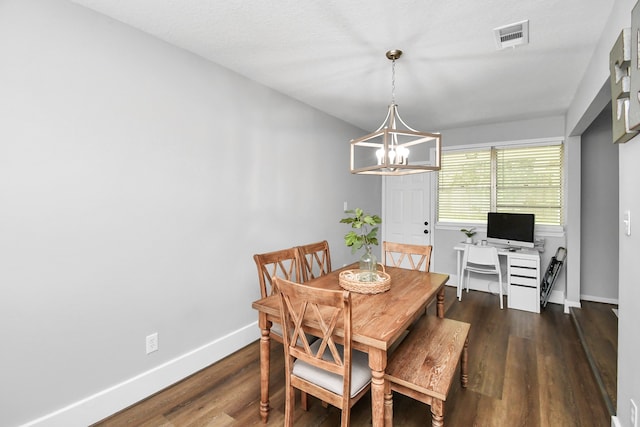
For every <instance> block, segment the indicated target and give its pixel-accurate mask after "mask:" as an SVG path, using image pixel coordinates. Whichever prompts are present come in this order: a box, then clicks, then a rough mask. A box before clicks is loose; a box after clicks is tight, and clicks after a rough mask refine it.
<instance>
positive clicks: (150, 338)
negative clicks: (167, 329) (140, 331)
mask: <svg viewBox="0 0 640 427" xmlns="http://www.w3.org/2000/svg"><path fill="white" fill-rule="evenodd" d="M146 342H147V354H149V353H153V352H154V351H158V333H157V332H154V333H153V334H151V335H147V341H146Z"/></svg>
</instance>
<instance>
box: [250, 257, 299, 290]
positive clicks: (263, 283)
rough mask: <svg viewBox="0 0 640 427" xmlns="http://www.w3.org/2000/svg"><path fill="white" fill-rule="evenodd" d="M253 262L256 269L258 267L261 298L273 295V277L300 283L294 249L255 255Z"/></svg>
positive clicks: (297, 260)
mask: <svg viewBox="0 0 640 427" xmlns="http://www.w3.org/2000/svg"><path fill="white" fill-rule="evenodd" d="M253 260H254V261H255V262H256V267H258V279H259V281H260V294H261V296H262V298H266V297H268V296H270V295H273V294H275V289H274V287H273V278H274V277H282V278H284V279H287V280H291V281H293V282H302V273H301V270H300V260H299V255H298V250H297V249H296V248H289V249H282V250H279V251H274V252H267V253H264V254H256V255H254V256H253Z"/></svg>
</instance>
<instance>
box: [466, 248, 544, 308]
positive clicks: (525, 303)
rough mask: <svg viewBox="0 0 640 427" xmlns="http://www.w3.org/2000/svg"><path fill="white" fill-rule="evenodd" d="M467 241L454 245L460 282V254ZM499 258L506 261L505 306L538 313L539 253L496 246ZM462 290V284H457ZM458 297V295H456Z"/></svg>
mask: <svg viewBox="0 0 640 427" xmlns="http://www.w3.org/2000/svg"><path fill="white" fill-rule="evenodd" d="M467 245H469V243H459V244H457V245H456V246H454V248H453V249H454V250H455V251H456V255H457V263H456V269H457V274H458V281H459V282H460V283H462V255H463V254H464V249H465V247H466V246H467ZM498 255H499V258H500V260H503V259H504V260H505V261H506V263H507V277H506V282H507V307H508V308H515V309H518V310H526V311H531V312H534V313H540V253H539V252H538V251H537V250H535V249H519V250H517V251H515V252H511V251H509V250H508V249H507V248H500V247H499V248H498ZM459 289H460V290H462V286H459ZM458 297H460V295H458Z"/></svg>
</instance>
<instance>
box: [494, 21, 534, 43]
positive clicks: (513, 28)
mask: <svg viewBox="0 0 640 427" xmlns="http://www.w3.org/2000/svg"><path fill="white" fill-rule="evenodd" d="M493 32H494V33H495V36H496V45H497V46H498V49H504V48H507V47H516V46H519V45H521V44H527V43H529V21H528V20H526V21H520V22H516V23H515V24H509V25H504V26H502V27H498V28H494V29H493Z"/></svg>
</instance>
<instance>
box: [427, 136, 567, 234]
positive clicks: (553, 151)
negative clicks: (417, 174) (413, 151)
mask: <svg viewBox="0 0 640 427" xmlns="http://www.w3.org/2000/svg"><path fill="white" fill-rule="evenodd" d="M563 155H564V153H563V145H562V144H555V145H545V146H529V147H507V148H495V147H491V148H484V149H480V150H473V151H464V152H460V151H451V152H448V153H447V152H444V153H443V154H442V169H441V170H440V172H439V174H438V175H439V176H438V221H441V222H467V223H469V222H471V223H473V222H477V223H484V222H485V221H486V219H487V212H515V213H533V214H535V216H536V224H548V225H562V223H563V218H564V212H563V199H564V198H563V178H562V177H563V171H562V166H563V164H564V160H563Z"/></svg>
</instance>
